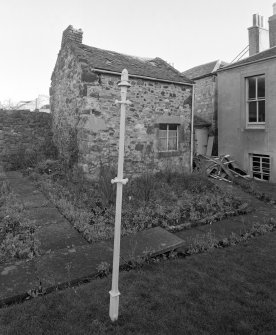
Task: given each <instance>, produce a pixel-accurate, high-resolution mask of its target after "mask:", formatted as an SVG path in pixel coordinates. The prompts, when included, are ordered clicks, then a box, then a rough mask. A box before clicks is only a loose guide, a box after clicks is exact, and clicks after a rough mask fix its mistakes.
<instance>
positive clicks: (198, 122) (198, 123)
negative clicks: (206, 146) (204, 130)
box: [194, 114, 211, 127]
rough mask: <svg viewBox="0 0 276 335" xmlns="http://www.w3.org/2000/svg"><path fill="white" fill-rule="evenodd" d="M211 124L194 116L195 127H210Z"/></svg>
mask: <svg viewBox="0 0 276 335" xmlns="http://www.w3.org/2000/svg"><path fill="white" fill-rule="evenodd" d="M209 126H211V122H208V121H206V120H204V119H203V118H202V117H200V116H198V115H197V114H194V127H209Z"/></svg>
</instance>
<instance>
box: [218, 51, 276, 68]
mask: <svg viewBox="0 0 276 335" xmlns="http://www.w3.org/2000/svg"><path fill="white" fill-rule="evenodd" d="M273 58H276V55H274V56H270V57H265V58H260V59H256V60H254V61H251V62H250V61H249V62H244V63H241V64H236V65H235V63H234V64H233V65H228V66H225V67H222V68H220V69H218V70H217V72H222V71H227V70H232V69H234V68H237V67H242V66H246V65H250V64H254V63H260V62H264V61H267V60H270V59H273Z"/></svg>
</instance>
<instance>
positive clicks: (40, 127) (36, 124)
mask: <svg viewBox="0 0 276 335" xmlns="http://www.w3.org/2000/svg"><path fill="white" fill-rule="evenodd" d="M51 123H52V122H51V114H49V113H41V112H30V111H24V110H14V111H3V110H1V111H0V159H1V161H2V162H3V163H5V159H6V157H7V156H9V155H11V154H14V153H17V152H18V150H20V149H26V148H39V147H40V146H42V145H43V144H44V143H48V142H50V141H51V138H52V132H51Z"/></svg>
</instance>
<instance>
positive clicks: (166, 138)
mask: <svg viewBox="0 0 276 335" xmlns="http://www.w3.org/2000/svg"><path fill="white" fill-rule="evenodd" d="M176 150H178V124H163V123H161V124H159V151H176Z"/></svg>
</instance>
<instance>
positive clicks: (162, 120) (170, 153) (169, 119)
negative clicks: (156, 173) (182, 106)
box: [155, 116, 182, 158]
mask: <svg viewBox="0 0 276 335" xmlns="http://www.w3.org/2000/svg"><path fill="white" fill-rule="evenodd" d="M181 123H182V122H181V118H180V117H179V116H161V117H159V118H157V119H156V120H155V126H156V127H157V128H158V131H157V133H156V136H157V142H158V143H159V125H160V124H167V125H169V124H176V125H177V150H167V151H159V149H157V152H158V158H169V157H174V156H179V155H180V154H181V153H180V151H179V136H180V134H179V131H180V125H181ZM157 148H158V146H157Z"/></svg>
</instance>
